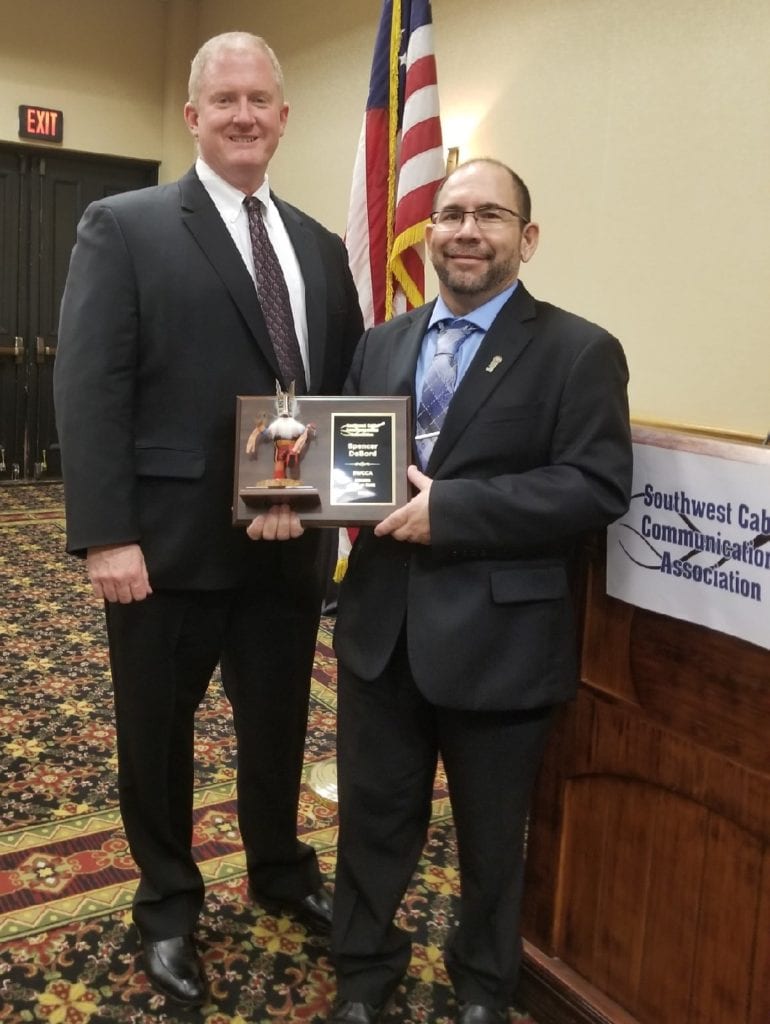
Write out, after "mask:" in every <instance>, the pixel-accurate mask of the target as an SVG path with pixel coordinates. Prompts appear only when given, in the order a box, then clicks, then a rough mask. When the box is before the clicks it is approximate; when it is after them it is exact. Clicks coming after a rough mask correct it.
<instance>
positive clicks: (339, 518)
mask: <svg viewBox="0 0 770 1024" xmlns="http://www.w3.org/2000/svg"><path fill="white" fill-rule="evenodd" d="M236 401H237V415H236V449H235V473H234V490H233V523H234V524H235V525H236V526H245V525H247V524H248V523H250V522H251V520H252V519H253V518H254V516H255V515H258V514H259V512H260V511H262V510H264V509H265V508H267V507H268V506H269V505H270V504H271V503H272V502H276V501H280V502H288V503H289V504H291V505H294V507H295V508H296V510H297V512H298V513H299V516H300V519H301V521H302V524H303V526H328V527H338V526H363V525H367V524H368V525H371V524H374V523H378V522H380V520H382V519H384V518H385V517H386V516H387V515H389V514H390V513H391V512H393V511H394V510H395V509H396V508H398V507H399V506H400V505H403V504H404V503H405V502H406V501H407V500H408V497H409V494H408V481H407V478H406V470H407V466H408V465H409V462H410V459H411V447H412V445H411V441H412V431H411V398H409V397H408V396H405V395H398V396H395V397H381V396H377V397H372V398H367V397H358V396H357V397H343V396H333V397H329V396H324V397H320V396H316V395H302V396H300V397H298V399H297V403H298V404H297V411H296V418H297V419H298V420H299V421H300V423H302V424H304V425H305V426H311V431H310V436H309V440H308V442H307V444H306V446H305V448H304V449H303V451H302V452H301V454H300V457H299V461H298V465H297V466H296V467H293V468H289V469H288V470H287V475H288V476H290V477H294V478H295V480H294V483H293V485H290V486H288V487H281V486H279V485H277V484H275V483H274V482H273V481H272V479H271V475H272V473H273V461H274V454H273V441H272V440H271V439H270V438H269V437H266V436H265V435H264V433H262V434H260V435H259V438H260V439H259V443H258V444H257V447H256V451H255V452H254V453H253V454H248V453H247V451H246V444H247V441H248V439H249V437H250V435H251V434H252V432H253V431H254V429H255V425H256V424H257V423H258V422H259V421H260V420H261V419H266V420H267V422H270V421H272V420H273V419H274V418H275V395H239V396H238V397H237V400H236Z"/></svg>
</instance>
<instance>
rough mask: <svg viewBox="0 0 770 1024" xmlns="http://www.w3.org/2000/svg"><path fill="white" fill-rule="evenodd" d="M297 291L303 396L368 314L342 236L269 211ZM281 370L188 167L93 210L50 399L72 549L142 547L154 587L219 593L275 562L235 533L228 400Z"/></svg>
mask: <svg viewBox="0 0 770 1024" xmlns="http://www.w3.org/2000/svg"><path fill="white" fill-rule="evenodd" d="M276 203H277V205H278V208H279V210H280V213H281V216H282V218H283V221H284V223H285V224H286V228H287V230H288V233H289V237H290V238H291V241H292V244H293V246H294V249H295V251H296V254H297V258H298V260H299V263H300V266H301V268H302V274H303V277H304V280H305V288H306V303H307V323H308V335H309V350H310V386H309V391H310V393H312V394H319V393H327V394H335V393H339V392H340V391H341V389H342V385H343V383H344V380H345V376H346V374H347V371H348V368H349V365H350V359H351V357H352V353H353V350H354V348H355V344H356V342H357V340H358V339H359V337H360V335H361V331H362V321H361V314H360V310H359V306H358V298H357V295H356V291H355V287H354V284H353V280H352V278H351V275H350V271H349V269H348V265H347V256H346V252H345V249H344V246H343V244H342V241H341V239H340V238H338V237H337V236H336V235H333V234H331V233H330V232H329V231H327V230H326V229H325V228H323V227H322V226H321V225H320V224H318V223H317V222H316V221H314V220H312V219H311V218H310V217H308V216H306V215H305V214H304V213H302V212H301V211H299V210H297V209H295V208H294V207H293V206H289V205H288V204H287V203H284V202H281V201H280V200H277V199H276ZM277 377H278V366H277V363H276V360H275V355H274V353H273V349H272V346H271V344H270V340H269V337H268V334H267V329H266V326H265V323H264V320H263V317H262V313H261V310H260V307H259V302H258V300H257V295H256V291H255V288H254V284H253V282H252V280H251V278H250V276H249V273H248V271H247V269H246V267H245V265H244V263H243V260H242V258H241V256H240V254H239V253H238V251H237V249H236V247H235V245H234V244H233V241H232V239H231V237H230V235H229V233H228V231H227V228H226V227H225V225H224V224H223V222H222V219H221V217H220V216H219V213H218V212H217V210H216V207H215V206H214V204H213V203H212V201H211V199H210V198H209V196H208V193H207V192H206V190H205V189H204V188H203V186H202V185H201V183H200V181H199V179H198V177H197V175H196V174H195V172H194V170H191V171H189V172H188V173H187V174H186V175H185V176H184V177H183V178H182V179H181V180H180V181H178V182H175V183H173V184H170V185H164V186H159V187H156V188H150V189H144V190H141V191H137V192H129V193H126V194H123V195H118V196H113V197H111V198H108V199H105V200H102V201H100V202H97V203H94V204H93V205H92V206H90V207H89V208H88V210H87V211H86V212H85V214H84V216H83V219H82V221H81V223H80V226H79V228H78V237H77V243H76V245H75V248H74V250H73V254H72V260H71V264H70V271H69V276H68V278H67V284H66V288H65V292H64V298H63V301H62V311H61V321H60V328H59V347H58V350H57V357H56V367H55V378H54V385H55V401H56V414H57V423H58V428H59V437H60V442H61V448H62V461H63V468H64V481H65V492H66V501H67V547H68V549H69V550H70V551H82V550H84V549H86V548H88V547H91V546H95V545H101V544H115V543H127V542H133V541H138V542H139V543H140V544H141V546H142V549H143V551H144V556H145V559H146V561H147V565H148V569H149V574H150V582H151V584H152V585H153V587H173V588H179V587H181V588H189V587H193V588H203V589H209V588H221V587H228V586H232V585H234V584H238V583H239V582H241V581H243V580H245V579H248V578H253V573H254V570H255V569H258V568H259V566H260V564H261V563H262V560H263V559H264V558H267V557H274V556H268V555H267V553H266V552H265V551H264V548H265V546H264V545H258V544H254V543H253V542H252V541H250V540H248V538H247V537H246V536H245V531H244V530H243V529H235V528H233V526H232V525H231V505H232V478H233V465H234V437H235V408H236V402H235V398H236V395H239V394H244V395H248V394H268V395H270V394H273V393H274V391H275V380H276V378H277Z"/></svg>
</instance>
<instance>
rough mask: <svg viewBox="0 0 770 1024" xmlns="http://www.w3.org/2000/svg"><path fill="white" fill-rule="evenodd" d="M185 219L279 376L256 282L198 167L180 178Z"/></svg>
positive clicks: (276, 374)
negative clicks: (205, 186) (197, 170)
mask: <svg viewBox="0 0 770 1024" xmlns="http://www.w3.org/2000/svg"><path fill="white" fill-rule="evenodd" d="M179 190H180V194H181V206H182V209H181V213H182V222H183V223H184V224H185V226H186V227H187V229H188V230H189V232H190V233H191V235H192V236H193V238H194V239H195V241H196V242H197V244H198V245H199V246H200V248H201V250H202V251H203V253H204V255H205V256H206V258H207V259H208V261H209V263H211V265H212V267H213V268H214V270H215V271H216V273H217V274H218V275H219V277H220V278H221V280H222V282H223V284H224V285H225V287H226V288H227V290H228V292H229V293H230V295H231V296H232V299H233V302H235V304H236V306H237V307H238V309H239V310H240V312H241V314H242V316H243V318H244V320H245V321H246V323H247V324H248V327H249V330H250V331H251V333H252V334H253V336H254V338H255V340H256V342H257V344H258V345H259V348H260V350H261V352H262V354H263V355H264V357H265V359H267V361H268V363H269V364H270V366H271V368H272V370H273V373H274V374H275V376H276V377H278V376H280V374H279V370H278V363H277V362H276V358H275V352H274V351H273V346H272V344H271V342H270V336H269V335H268V333H267V327H266V326H265V320H264V317H263V316H262V310H261V309H260V306H259V301H258V299H257V292H256V289H255V288H254V282H253V281H252V279H251V275H250V274H249V272H248V270H247V269H246V267H245V265H244V263H243V260H242V259H241V255H240V253H239V252H238V249H237V248H236V246H235V244H234V243H233V240H232V238H231V237H230V234H229V232H228V230H227V228H226V227H225V225H224V224H223V223H222V218H221V217H220V216H219V213H218V211H217V208H216V206H214V204H213V202H212V201H211V199H210V198H209V195H208V193H207V192H206V189H205V188H204V187H203V185H202V184H201V182H200V179H199V178H198V175H197V174H196V173H195V171H194V170H190V171H188V172H187V174H185V176H184V177H183V178H181V179H180V181H179Z"/></svg>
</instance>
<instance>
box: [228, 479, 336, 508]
mask: <svg viewBox="0 0 770 1024" xmlns="http://www.w3.org/2000/svg"><path fill="white" fill-rule="evenodd" d="M238 497H239V498H240V499H241V501H242V502H243V503H244V504H245V505H248V506H249V507H250V508H254V507H259V506H260V505H272V504H275V503H282V504H286V505H296V506H297V507H298V508H303V509H307V508H312V506H313V505H319V504H320V502H321V496H320V494H319V493H318V488H317V487H313V486H311V485H310V484H303V483H302V482H301V481H300V480H259V481H258V482H257V483H256V484H252V485H251V486H250V487H244V488H243V489H242V490H240V491H239V492H238Z"/></svg>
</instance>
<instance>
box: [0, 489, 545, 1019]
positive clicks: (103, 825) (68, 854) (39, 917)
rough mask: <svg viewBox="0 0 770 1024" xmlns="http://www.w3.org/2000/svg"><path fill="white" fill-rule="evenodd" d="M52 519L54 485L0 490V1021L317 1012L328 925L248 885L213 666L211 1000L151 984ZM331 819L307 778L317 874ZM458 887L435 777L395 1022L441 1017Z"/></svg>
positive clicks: (314, 722) (109, 731)
mask: <svg viewBox="0 0 770 1024" xmlns="http://www.w3.org/2000/svg"><path fill="white" fill-rule="evenodd" d="M63 531H64V522H63V514H62V506H61V488H60V486H58V485H45V486H41V485H38V486H17V487H0V595H2V596H1V597H0V744H1V745H0V787H1V788H0V1022H4V1024H5V1022H13V1024H17V1022H19V1024H20V1022H36V1021H49V1022H51V1024H102V1022H105V1024H106V1022H122V1024H128V1022H144V1021H160V1022H167V1024H175V1022H183V1021H190V1020H200V1021H205V1022H206V1024H228V1022H229V1024H247V1022H248V1024H266V1022H276V1021H280V1022H303V1024H316V1022H321V1021H323V1020H325V1019H326V1015H327V1012H328V1006H329V1003H330V1001H331V1000H332V999H333V997H334V980H333V973H332V970H331V966H330V963H329V958H328V947H327V943H326V940H324V939H321V938H318V937H315V936H313V935H310V934H308V933H307V932H306V930H305V929H304V928H303V927H302V926H301V925H297V924H294V923H293V922H292V921H291V920H289V919H287V918H276V917H273V916H271V915H269V914H268V913H266V912H264V911H262V910H261V909H259V908H257V907H255V906H254V905H253V904H252V903H251V902H250V900H249V897H248V894H247V888H246V881H245V863H244V860H243V855H242V851H241V847H240V839H239V835H238V827H237V823H236V815H235V798H234V797H235V793H234V790H235V783H234V767H233V765H234V742H233V736H232V731H231V727H230V719H229V715H228V707H227V703H226V700H225V698H224V695H223V692H222V688H221V685H220V684H219V681H218V680H216V679H215V680H214V681H213V682H212V685H211V687H210V689H209V693H208V694H207V697H206V699H205V701H204V703H203V705H202V706H201V708H200V710H199V716H198V717H199V722H198V731H197V739H196V755H197V769H196V806H195V839H194V842H195V852H196V858H197V860H198V862H199V863H200V866H201V870H202V871H203V874H204V877H205V879H206V883H207V897H206V905H205V909H204V913H203V915H202V918H201V921H200V927H199V931H198V941H199V948H200V950H201V954H202V956H203V959H204V962H205V965H206V973H207V976H208V978H209V982H210V986H211V998H210V1000H209V1003H208V1004H207V1005H206V1006H205V1007H204V1008H203V1009H202V1010H200V1011H197V1012H187V1013H183V1012H180V1011H179V1010H174V1009H173V1008H171V1007H170V1006H169V1005H168V1004H167V1003H166V1000H165V999H164V998H163V996H161V995H159V994H156V993H155V992H154V990H153V989H151V988H150V987H149V986H148V984H147V982H146V979H145V976H144V974H143V973H142V969H141V963H140V961H139V958H138V956H137V947H136V933H135V930H134V928H133V926H132V924H131V915H130V904H131V896H132V892H133V888H134V884H135V881H136V872H135V868H134V865H133V862H132V860H131V857H130V855H129V852H128V848H127V845H126V841H125V837H124V835H123V831H122V828H121V823H120V816H119V813H118V810H117V807H116V776H115V771H116V763H115V756H114V731H113V725H112V697H111V691H110V685H109V672H108V664H107V656H106V644H105V637H104V629H103V624H102V610H101V606H100V604H99V602H97V601H96V600H95V599H94V598H93V597H92V596H91V593H90V590H89V588H88V586H87V583H86V579H85V573H84V570H83V567H82V565H81V564H79V563H78V562H77V561H76V560H75V559H72V558H68V557H67V556H66V555H65V554H64V552H63V538H64V533H63ZM330 627H331V623H330V622H329V621H328V620H324V622H323V623H322V626H321V630H320V633H319V637H318V649H317V657H316V664H315V670H314V679H313V688H312V699H311V709H310V729H309V735H308V741H307V748H306V778H307V777H309V776H310V774H311V773H313V777H316V776H317V775H318V774H319V769H323V766H324V765H326V764H327V763H328V760H329V759H330V758H331V757H333V753H334V718H335V664H334V658H333V654H332V650H331V635H330ZM320 774H323V772H322V771H321V773H320ZM335 825H336V818H335V805H334V804H333V803H332V802H330V801H328V800H326V799H324V798H323V797H321V796H320V795H319V794H318V793H317V792H315V791H314V789H313V788H311V786H310V785H308V784H305V785H304V786H303V793H302V802H301V807H300V831H301V833H302V834H303V837H304V838H305V839H306V840H308V841H309V842H311V843H312V844H313V845H314V846H315V847H316V849H317V850H318V852H319V857H320V860H321V864H322V867H323V869H324V870H325V872H326V874H327V876H328V877H329V878H330V879H332V878H333V875H334V845H335V839H336V827H335ZM457 890H458V886H457V869H456V856H455V848H454V837H453V832H452V828H451V824H450V816H449V805H448V800H447V795H446V791H445V788H444V781H443V779H442V778H439V779H438V780H437V788H436V792H435V799H434V820H433V826H432V828H431V833H430V838H429V843H428V846H427V849H426V852H425V856H424V858H423V860H422V861H421V864H420V868H419V870H418V874H417V876H416V877H415V879H414V882H413V885H412V887H411V889H410V891H409V893H408V894H407V897H406V899H405V901H404V904H403V907H402V909H401V912H400V913H401V919H400V923H401V924H402V926H404V927H406V928H408V929H409V930H410V931H412V932H413V933H414V942H415V945H414V956H413V959H412V963H411V965H410V969H409V975H408V977H407V979H406V980H405V982H404V984H403V985H402V986H401V987H400V988H399V990H398V992H397V994H396V996H395V998H394V1000H393V1003H392V1006H391V1008H390V1009H389V1012H388V1014H387V1017H386V1020H387V1021H390V1022H392V1024H395V1022H398V1021H412V1022H423V1021H424V1022H435V1024H449V1022H451V1021H452V1020H453V1019H454V1011H455V1006H454V1001H453V998H452V995H451V990H450V988H449V986H448V983H447V978H446V974H445V971H444V967H443V963H442V960H441V945H442V941H443V936H444V934H445V932H446V930H447V928H448V927H449V925H450V922H451V920H452V913H453V906H454V901H455V898H456V896H457ZM511 1019H512V1020H516V1021H521V1022H529V1024H533V1022H532V1021H531V1018H529V1017H520V1016H518V1015H517V1014H514V1013H513V1012H512V1014H511Z"/></svg>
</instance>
